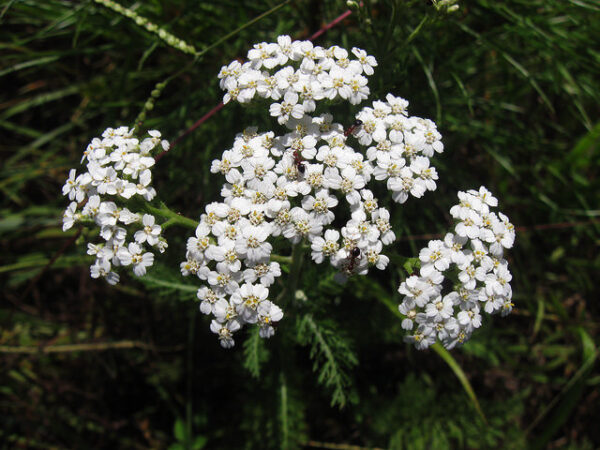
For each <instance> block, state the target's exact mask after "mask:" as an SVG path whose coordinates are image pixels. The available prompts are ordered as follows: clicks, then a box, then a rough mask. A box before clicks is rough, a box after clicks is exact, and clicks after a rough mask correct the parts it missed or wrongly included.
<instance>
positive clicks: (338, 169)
mask: <svg viewBox="0 0 600 450" xmlns="http://www.w3.org/2000/svg"><path fill="white" fill-rule="evenodd" d="M352 53H353V54H354V55H355V56H356V57H357V59H356V60H349V59H348V52H347V51H346V50H345V49H342V48H340V47H337V46H334V47H331V48H329V49H327V50H326V49H323V48H321V47H315V46H313V44H312V43H311V42H309V41H303V42H292V41H291V39H290V38H289V37H288V36H280V37H279V38H278V39H277V43H270V44H268V43H261V44H257V45H255V46H254V48H253V49H252V50H250V51H249V52H248V59H249V61H248V62H246V63H244V64H242V63H240V62H238V61H234V62H232V63H231V64H229V65H228V66H225V67H223V68H222V69H221V72H220V73H219V78H220V80H221V87H222V88H223V89H225V90H226V91H227V93H226V95H225V98H224V102H225V103H226V102H228V101H230V100H235V101H238V102H240V103H247V102H249V101H251V100H252V99H253V98H254V97H255V96H256V95H258V96H259V97H263V98H269V99H271V100H275V102H274V103H272V104H271V105H270V107H269V112H270V114H271V115H272V116H273V117H276V118H277V120H278V123H279V124H283V125H285V126H286V127H287V128H288V130H289V132H287V133H285V134H284V135H282V136H276V135H275V133H274V132H266V133H257V130H256V129H255V128H249V129H247V130H245V131H244V133H242V134H240V135H238V136H237V137H236V139H235V142H234V145H233V147H232V148H231V149H228V150H225V151H224V152H223V154H222V157H221V158H220V159H218V160H215V161H213V163H212V167H211V172H212V173H221V174H222V175H224V176H225V178H226V181H227V182H226V184H225V185H224V186H223V188H222V190H221V196H222V197H223V201H222V202H215V203H211V204H209V205H208V206H207V207H206V209H205V213H204V214H203V215H202V217H201V220H200V224H199V225H198V228H197V230H196V236H195V237H193V238H190V239H189V240H188V245H187V253H186V261H184V262H183V263H182V264H181V271H182V273H183V275H190V274H194V275H196V276H198V277H199V278H200V279H202V280H204V281H205V282H207V286H204V287H202V288H200V289H199V291H198V298H199V299H200V300H201V303H200V309H201V311H202V312H203V313H205V314H212V315H213V316H214V320H213V321H212V323H211V329H212V331H213V332H215V333H216V334H218V336H219V339H220V342H221V345H223V346H224V347H226V348H229V347H231V346H233V345H234V340H233V333H234V332H235V331H237V330H239V329H240V328H241V327H242V326H244V325H246V324H258V325H259V326H260V328H261V329H260V335H261V336H262V337H270V336H271V335H272V334H273V333H274V328H273V323H274V322H276V321H278V320H280V319H281V318H282V317H283V312H282V311H281V309H280V308H279V307H278V306H277V305H275V304H274V303H273V302H272V301H270V300H268V299H267V298H268V294H269V291H268V288H269V286H270V285H271V284H272V283H273V282H274V279H275V277H277V276H279V275H281V270H280V267H279V264H278V263H277V262H272V261H271V252H272V249H273V247H272V244H271V242H270V239H271V238H274V237H278V236H283V237H285V238H287V239H288V240H289V241H291V242H292V243H293V244H298V243H300V242H301V241H307V242H308V243H309V244H310V247H311V256H312V259H313V260H314V261H315V262H316V263H321V262H323V261H324V260H325V259H328V260H329V262H330V263H331V264H332V265H333V266H334V267H336V268H337V269H338V270H339V273H338V274H337V275H336V278H337V279H338V280H339V281H342V282H343V281H345V279H346V278H347V277H348V276H350V275H355V274H360V275H364V274H366V273H367V272H368V269H369V267H370V266H374V267H376V268H378V269H384V268H385V267H386V266H387V264H388V262H389V258H388V257H387V256H385V255H383V254H382V253H381V252H382V250H383V247H384V245H389V244H391V243H392V242H393V241H394V240H395V239H396V236H395V234H394V232H393V231H392V230H391V226H390V223H389V219H390V213H389V211H388V210H387V209H385V208H384V207H381V206H380V205H379V204H378V200H377V198H375V196H374V195H373V192H372V191H371V190H369V189H367V188H366V185H367V183H368V182H369V181H371V179H373V178H375V179H377V180H384V179H386V180H388V184H391V185H392V188H391V189H392V190H393V191H394V192H396V191H398V192H399V193H398V194H397V195H396V194H395V196H396V197H397V198H398V201H405V200H406V198H404V197H402V195H403V194H402V193H412V194H413V195H415V196H421V195H422V194H423V192H424V191H425V190H426V189H434V188H435V182H434V180H435V179H437V174H436V173H435V169H433V168H430V167H429V159H428V157H430V156H432V155H433V153H434V151H436V150H437V151H441V150H442V148H443V147H442V145H441V143H440V142H439V139H440V135H439V134H438V133H437V130H436V129H435V125H433V123H432V122H430V121H426V120H423V119H418V118H411V117H407V115H406V107H407V105H408V102H406V101H405V100H403V99H401V98H396V97H394V96H393V95H391V94H390V95H388V96H387V102H375V103H374V104H373V108H365V109H363V110H362V111H361V112H360V113H359V115H358V116H357V117H358V118H359V121H357V122H356V123H355V124H354V125H352V126H351V127H349V128H346V129H344V127H343V126H342V125H341V124H339V123H335V122H333V117H332V116H331V115H330V114H327V113H325V114H321V115H318V116H316V117H312V116H311V115H310V113H312V112H313V111H315V109H316V102H317V101H319V100H326V99H327V100H329V99H334V98H337V97H339V98H342V99H345V100H347V101H349V102H350V103H351V104H356V103H359V102H360V101H362V100H363V99H364V98H366V97H367V95H368V94H369V90H368V87H367V79H366V77H365V76H364V75H371V74H372V73H373V67H374V66H376V65H377V63H376V61H375V59H374V58H373V57H372V56H369V55H367V54H366V53H365V52H364V51H363V50H360V49H357V48H354V49H353V50H352ZM282 65H284V67H282V68H281V69H279V70H278V71H276V72H275V73H274V74H271V72H270V70H271V69H274V68H275V67H277V66H282ZM296 66H298V67H296ZM280 99H283V101H282V102H281V103H278V102H277V100H280ZM362 119H364V123H365V125H366V126H365V127H363V126H361V122H360V120H362ZM363 128H364V129H363ZM350 135H353V136H356V137H358V139H359V140H360V142H361V143H362V144H364V145H369V144H373V146H372V147H370V148H369V150H368V151H367V158H368V159H366V158H365V157H364V155H363V154H361V153H359V152H357V151H355V150H354V149H353V148H352V147H350V146H349V145H348V143H347V139H348V137H349V136H350ZM372 162H373V163H372ZM408 178H410V180H412V181H410V183H412V184H411V188H405V186H407V185H408V183H409V181H407V180H408ZM394 183H404V184H402V188H396V184H394ZM413 185H414V186H413ZM421 186H423V188H421ZM411 189H412V190H411ZM400 191H402V192H400ZM407 195H408V194H407ZM342 199H345V203H346V204H347V205H348V209H349V213H350V218H349V219H348V220H347V221H346V223H345V225H344V226H342V227H341V228H339V225H336V226H337V228H336V226H334V219H336V214H335V213H334V211H333V210H334V209H335V208H336V206H338V204H339V203H340V200H342ZM339 215H340V214H338V215H337V216H339ZM337 223H339V219H338V220H337V221H336V224H337Z"/></svg>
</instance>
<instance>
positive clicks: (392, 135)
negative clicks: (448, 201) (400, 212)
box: [356, 94, 444, 203]
mask: <svg viewBox="0 0 600 450" xmlns="http://www.w3.org/2000/svg"><path fill="white" fill-rule="evenodd" d="M386 100H387V101H386V102H384V101H381V100H377V101H375V102H373V106H372V107H366V108H363V109H362V111H360V112H359V113H358V114H357V116H356V118H357V119H358V122H357V123H360V124H361V125H360V127H359V128H358V131H357V133H356V137H357V139H358V142H359V143H360V144H362V145H365V146H368V149H367V160H368V161H369V162H370V163H371V164H372V165H373V177H374V178H375V179H376V180H378V181H383V180H386V182H387V188H388V189H389V190H390V191H391V192H392V198H393V199H394V201H396V202H398V203H404V202H405V201H406V200H407V199H408V196H409V195H412V196H413V197H416V198H420V197H422V196H423V194H424V193H425V192H426V191H434V190H435V189H436V187H437V186H436V183H435V181H436V180H437V179H438V175H437V172H436V170H435V168H434V167H431V166H430V158H431V157H432V156H433V155H434V153H436V152H437V153H442V152H443V151H444V145H443V144H442V141H441V139H442V135H441V134H440V133H439V132H438V131H437V127H436V125H435V123H433V122H432V121H431V120H429V119H421V118H420V117H414V116H408V113H407V108H408V101H406V100H404V99H403V98H400V97H394V96H393V95H392V94H388V95H387V97H386Z"/></svg>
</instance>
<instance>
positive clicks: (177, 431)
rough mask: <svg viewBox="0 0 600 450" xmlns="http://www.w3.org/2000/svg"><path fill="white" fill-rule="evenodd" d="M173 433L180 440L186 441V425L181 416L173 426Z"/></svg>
mask: <svg viewBox="0 0 600 450" xmlns="http://www.w3.org/2000/svg"><path fill="white" fill-rule="evenodd" d="M173 435H174V436H175V439H177V440H178V441H180V442H184V441H185V440H186V436H185V425H184V423H183V420H182V419H180V418H178V419H177V420H176V421H175V425H174V426H173Z"/></svg>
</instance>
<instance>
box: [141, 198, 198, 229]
mask: <svg viewBox="0 0 600 450" xmlns="http://www.w3.org/2000/svg"><path fill="white" fill-rule="evenodd" d="M143 208H144V209H145V210H146V211H148V212H149V213H152V214H154V215H156V216H160V217H162V218H163V219H168V220H167V221H166V222H165V223H163V224H162V227H163V229H165V228H168V227H170V226H173V225H181V226H182V227H186V228H192V229H194V230H195V229H196V227H197V226H198V221H196V220H194V219H190V218H189V217H185V216H182V215H181V214H179V213H176V212H175V211H173V210H171V209H169V207H168V206H167V205H165V204H164V203H163V202H161V203H160V207H159V208H157V207H155V206H152V205H149V204H148V203H144V205H143Z"/></svg>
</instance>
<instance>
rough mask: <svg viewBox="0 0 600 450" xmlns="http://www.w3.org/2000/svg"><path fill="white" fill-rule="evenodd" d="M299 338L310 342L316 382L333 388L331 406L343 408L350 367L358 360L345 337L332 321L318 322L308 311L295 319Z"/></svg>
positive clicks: (307, 342) (346, 400) (306, 343)
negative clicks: (298, 318) (297, 320)
mask: <svg viewBox="0 0 600 450" xmlns="http://www.w3.org/2000/svg"><path fill="white" fill-rule="evenodd" d="M298 341H299V342H300V343H301V344H302V345H310V358H311V359H312V360H313V371H315V372H318V377H317V381H318V382H319V384H321V385H323V386H325V387H326V388H329V389H331V390H332V397H331V406H335V405H337V406H339V407H340V408H343V407H344V406H345V405H346V403H347V402H348V399H349V390H350V387H351V382H350V376H349V375H348V372H349V370H350V369H351V368H352V367H354V366H356V365H357V364H358V359H357V358H356V355H355V354H354V352H353V351H352V349H351V347H350V344H349V342H348V340H347V339H346V338H345V337H344V336H343V335H341V334H340V332H339V327H336V326H335V324H334V323H333V322H331V321H323V322H321V323H318V322H316V321H315V320H314V318H313V317H312V316H311V315H310V314H307V315H305V316H303V317H301V318H300V320H299V322H298Z"/></svg>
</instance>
